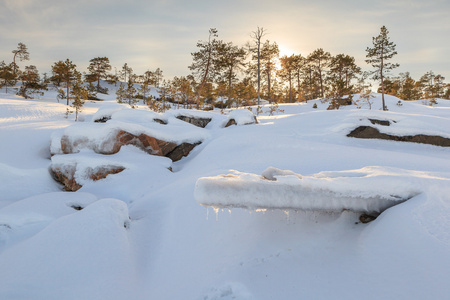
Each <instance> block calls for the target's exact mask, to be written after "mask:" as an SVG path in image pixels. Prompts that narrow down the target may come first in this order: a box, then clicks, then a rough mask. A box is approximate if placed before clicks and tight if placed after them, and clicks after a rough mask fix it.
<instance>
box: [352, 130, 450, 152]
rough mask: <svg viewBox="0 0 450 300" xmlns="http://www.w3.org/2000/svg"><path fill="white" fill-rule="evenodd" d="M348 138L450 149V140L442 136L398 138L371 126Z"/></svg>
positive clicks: (357, 131) (354, 132) (353, 133)
mask: <svg viewBox="0 0 450 300" xmlns="http://www.w3.org/2000/svg"><path fill="white" fill-rule="evenodd" d="M347 136H348V137H355V138H360V139H382V140H391V141H399V142H412V143H420V144H428V145H434V146H441V147H450V139H448V138H444V137H442V136H436V135H424V134H418V135H406V136H396V135H389V134H385V133H381V132H380V131H379V130H378V129H376V128H373V127H370V126H359V127H357V128H355V129H354V130H353V131H352V132H350V133H349V134H347Z"/></svg>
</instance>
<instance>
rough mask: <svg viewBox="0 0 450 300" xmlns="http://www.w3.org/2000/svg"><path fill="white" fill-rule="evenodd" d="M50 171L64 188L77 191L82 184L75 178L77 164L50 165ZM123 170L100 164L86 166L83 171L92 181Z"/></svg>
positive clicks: (118, 167)
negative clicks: (93, 166) (99, 165)
mask: <svg viewBox="0 0 450 300" xmlns="http://www.w3.org/2000/svg"><path fill="white" fill-rule="evenodd" d="M50 170H51V173H52V176H53V178H54V179H55V180H56V181H58V182H60V183H62V184H63V185H64V190H66V191H70V192H75V191H78V190H79V189H80V188H81V187H82V185H81V184H80V183H78V182H77V180H76V179H75V177H76V176H75V172H76V171H77V166H76V165H72V166H67V165H66V166H64V167H52V168H51V169H50ZM123 170H125V168H123V167H120V166H101V167H98V168H95V169H92V168H88V169H86V171H85V176H86V177H87V178H89V179H91V180H93V181H97V180H100V179H103V178H106V177H107V176H108V175H110V174H117V173H120V172H122V171H123Z"/></svg>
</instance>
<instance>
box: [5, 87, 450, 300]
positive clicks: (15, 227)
mask: <svg viewBox="0 0 450 300" xmlns="http://www.w3.org/2000/svg"><path fill="white" fill-rule="evenodd" d="M3 91H4V90H1V92H2V93H0V141H1V142H0V180H1V185H0V299H8V300H9V299H46V300H48V299H58V300H59V299H208V300H211V299H360V298H365V299H447V298H449V297H450V285H449V284H448V278H450V149H449V148H445V147H438V146H432V145H425V144H414V143H402V142H394V141H387V140H365V139H356V138H349V137H346V135H347V134H348V133H349V132H350V131H351V130H353V129H354V128H356V127H358V126H360V125H371V123H370V122H369V120H368V119H379V120H390V121H395V122H391V126H381V125H371V126H374V127H376V128H377V129H379V130H380V131H381V132H385V133H388V134H393V135H410V134H419V133H421V134H429V135H440V136H443V137H447V138H448V137H450V101H448V100H438V103H439V104H438V105H436V106H433V107H430V106H425V105H423V103H422V101H415V102H403V105H402V106H397V105H396V103H397V102H398V101H399V100H398V99H397V98H395V97H391V96H387V97H386V102H387V106H388V108H389V111H387V112H383V111H380V110H379V109H380V107H381V103H380V102H381V99H380V98H381V97H380V96H379V95H377V98H375V99H374V100H373V102H374V105H373V107H372V110H368V109H367V108H365V107H363V108H362V109H357V108H356V107H355V106H349V107H341V109H340V110H337V111H327V110H326V107H327V106H328V104H326V103H321V102H320V101H319V100H316V101H308V103H301V104H285V105H280V108H281V109H283V110H284V112H283V113H276V114H275V115H274V116H269V112H268V111H269V108H268V107H267V106H265V107H263V114H262V115H260V116H259V117H258V121H259V124H254V125H241V126H230V127H227V128H224V127H223V125H224V120H226V117H225V116H222V115H220V114H219V113H217V117H214V118H213V120H212V122H211V123H210V124H208V126H206V127H205V128H197V127H195V128H194V127H193V125H190V124H187V123H186V124H184V123H178V121H179V122H182V121H180V120H176V121H174V120H173V119H174V116H176V115H177V113H176V112H173V111H172V112H167V113H166V114H163V115H159V116H160V117H161V119H163V120H169V125H170V121H171V119H172V120H173V124H175V125H176V126H179V127H177V128H179V130H175V132H173V133H172V132H170V131H163V132H158V133H159V134H161V136H163V137H164V136H166V135H167V136H176V138H174V139H175V140H176V141H182V140H183V138H182V133H183V132H184V131H185V132H186V134H187V135H190V136H189V138H188V140H189V139H192V138H191V137H192V136H195V137H201V140H202V144H200V145H199V146H197V147H196V148H194V150H193V151H192V152H191V153H190V154H189V155H188V156H187V157H184V158H183V159H181V160H180V161H177V162H171V161H170V160H169V159H168V158H165V157H154V156H150V155H148V154H146V153H144V152H143V151H141V150H140V149H138V148H136V147H134V146H124V147H122V148H121V150H120V151H119V152H118V153H116V154H114V155H108V156H105V155H100V154H98V153H94V152H93V151H92V150H89V149H84V150H82V151H81V152H80V153H78V154H66V155H55V156H54V157H53V162H54V163H64V162H67V161H77V162H80V161H81V162H82V163H84V164H87V165H89V166H90V165H92V164H93V165H95V163H96V162H98V163H99V164H104V163H105V162H106V163H111V164H112V163H115V164H119V165H122V166H124V167H125V168H126V169H125V171H123V172H121V173H118V174H114V175H109V176H108V177H107V178H105V179H101V180H98V181H95V182H94V181H91V180H85V181H83V182H82V183H83V187H82V188H81V189H80V190H79V191H77V192H63V191H62V187H61V185H59V184H58V183H56V182H55V181H54V180H53V179H52V177H51V175H50V172H49V168H50V165H51V164H52V159H51V155H50V143H51V140H52V138H53V139H54V138H55V136H56V137H57V136H61V135H62V134H63V133H70V132H88V133H89V134H92V136H95V135H96V132H95V129H94V126H100V125H95V124H96V123H94V122H92V121H93V119H94V118H93V117H94V114H97V116H98V115H100V114H104V113H108V111H109V114H115V116H116V117H115V118H116V121H114V115H113V118H112V119H111V121H113V123H110V124H113V125H114V124H117V123H120V122H122V123H124V124H125V123H126V126H132V125H130V124H132V123H133V122H135V123H136V127H135V130H136V131H139V132H144V131H145V132H154V131H152V130H154V128H153V127H152V126H153V125H148V126H147V125H145V126H144V125H143V124H144V123H146V122H147V121H148V120H150V119H152V118H153V117H154V116H155V114H151V113H150V112H148V114H147V113H146V112H145V111H146V109H145V107H140V109H141V110H142V111H137V112H136V114H135V115H133V112H130V111H128V110H118V109H117V106H116V105H114V96H113V95H108V96H104V97H100V98H102V99H103V100H104V101H97V102H91V101H88V102H87V103H86V105H85V107H84V109H83V112H82V113H81V120H84V122H78V123H77V124H76V125H74V124H75V122H74V116H73V115H69V117H68V118H65V112H66V106H65V105H64V104H63V103H60V104H59V103H57V102H56V100H55V99H56V98H55V96H56V92H55V91H50V92H48V93H46V95H45V96H43V97H42V98H41V99H36V100H24V99H21V98H18V97H16V96H14V95H12V94H8V95H7V94H5V93H3ZM314 103H316V104H317V106H318V108H317V109H314V108H313V104H314ZM99 108H102V110H100V112H97V111H98V109H99ZM124 108H126V106H124ZM194 114H195V113H194ZM210 114H213V115H214V114H215V113H210ZM233 114H235V115H239V113H233ZM147 115H148V116H147ZM114 122H116V123H114ZM149 122H151V121H149ZM107 124H108V123H106V124H104V125H105V126H113V125H107ZM155 126H156V125H155ZM161 126H165V125H161ZM80 128H81V129H80ZM89 128H91V129H92V131H90V130H89ZM127 128H128V127H127ZM155 128H156V127H155ZM167 128H169V127H167ZM128 129H130V130H132V129H133V128H128ZM167 130H169V129H167ZM72 158H73V160H72ZM169 167H170V168H171V170H172V171H170V170H169ZM269 167H274V168H277V169H280V170H290V172H287V171H283V172H281V171H280V170H278V171H274V170H276V169H269V170H271V171H267V168H269ZM265 170H266V171H265ZM277 172H278V173H277ZM280 172H281V173H280ZM244 173H245V174H244ZM248 173H250V174H248ZM226 174H234V175H235V176H237V178H238V179H242V181H241V182H240V184H244V185H243V186H244V189H245V180H244V179H245V178H253V179H254V181H255V182H257V181H258V180H259V179H257V178H256V177H255V176H259V175H255V174H263V175H265V176H266V177H269V179H272V180H273V179H274V178H271V177H276V179H277V180H278V181H280V180H281V182H283V180H284V181H285V182H288V183H289V184H288V186H289V185H295V180H308V181H307V183H308V184H309V185H311V184H312V185H315V188H318V189H320V188H322V187H323V188H325V189H327V190H331V191H332V192H333V193H339V192H343V191H345V193H347V194H352V193H360V194H364V192H366V193H369V194H371V193H372V194H371V195H375V194H379V195H394V196H395V195H404V194H408V193H410V194H408V195H407V196H408V197H409V196H412V198H411V199H409V200H407V201H405V202H402V203H401V204H398V205H395V206H393V207H391V208H388V209H387V210H385V211H384V212H383V213H382V214H381V215H380V216H379V217H378V218H377V219H376V220H374V221H373V222H370V223H367V224H362V223H360V222H359V219H358V218H359V214H358V213H355V212H351V211H347V210H346V211H343V212H320V211H304V210H281V209H280V210H277V209H275V210H270V209H269V210H265V211H259V212H258V211H253V210H249V209H245V208H244V209H243V208H232V209H231V210H230V211H228V209H225V210H213V209H212V208H209V209H207V208H205V207H204V206H202V205H200V204H199V203H197V201H196V200H195V198H194V191H195V186H196V182H197V181H198V180H199V179H200V178H205V177H206V178H216V176H219V175H226ZM298 174H301V175H298ZM239 176H243V177H242V178H241V177H239ZM246 176H247V177H246ZM283 176H284V177H286V178H284V179H281V178H282V177H283ZM294 177H295V178H297V179H295V178H294ZM219 178H221V177H220V176H219ZM255 178H256V179H255ZM253 179H252V180H253ZM294 179H295V180H294ZM266 181H267V180H266ZM269 181H270V180H269ZM257 186H258V185H256V188H254V189H253V191H256V192H259V193H261V195H263V194H264V189H263V190H261V189H258V187H257ZM213 191H217V190H214V189H213ZM286 191H287V190H286V189H281V190H279V192H278V193H272V194H270V195H269V196H270V197H268V196H267V195H264V196H265V201H269V203H279V202H280V201H282V200H283V199H286V195H287V194H289V193H286ZM247 194H248V193H247ZM250 194H251V193H250ZM205 195H206V196H207V194H205V193H203V192H202V197H204V196H205ZM242 195H243V194H239V193H237V194H236V197H238V199H236V198H233V199H229V200H230V201H233V203H239V202H240V203H244V204H246V202H245V201H246V199H248V195H247V196H245V197H243V196H242ZM329 195H331V196H330V197H333V194H329ZM291 196H292V195H291ZM239 197H242V199H241V201H240V198H239ZM246 197H247V198H246ZM271 197H272V198H273V201H270V198H271ZM408 197H406V198H408ZM310 200H311V201H313V199H310ZM332 200H333V199H330V201H332ZM293 201H295V199H294V200H293ZM317 201H318V202H319V205H320V203H327V199H326V197H323V194H320V193H318V194H317ZM324 205H325V204H324ZM212 206H214V205H212ZM217 206H218V205H217ZM234 206H239V205H234ZM248 206H249V205H242V207H248Z"/></svg>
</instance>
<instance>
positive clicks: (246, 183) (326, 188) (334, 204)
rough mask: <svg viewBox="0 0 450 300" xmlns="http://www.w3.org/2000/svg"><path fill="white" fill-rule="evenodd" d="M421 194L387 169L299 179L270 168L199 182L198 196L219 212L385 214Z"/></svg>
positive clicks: (364, 169) (376, 168) (197, 187)
mask: <svg viewBox="0 0 450 300" xmlns="http://www.w3.org/2000/svg"><path fill="white" fill-rule="evenodd" d="M419 193H420V190H418V189H417V187H416V186H415V185H414V184H413V183H411V182H410V181H408V180H407V178H406V177H405V176H401V175H399V174H397V173H393V170H389V169H384V168H378V167H372V168H371V167H367V168H363V169H360V170H353V171H344V172H342V171H340V172H321V173H318V174H315V175H312V176H301V175H299V174H295V173H294V172H292V171H283V170H279V169H276V168H272V167H271V168H269V169H267V170H266V171H264V172H263V176H259V175H255V174H249V173H240V172H237V171H235V172H233V174H229V175H219V176H216V177H203V178H200V179H198V180H197V184H196V187H195V192H194V195H195V199H196V201H197V202H198V203H200V204H201V205H204V206H213V207H218V208H232V207H241V208H248V209H294V210H296V209H298V210H319V211H342V210H345V209H347V210H352V211H357V212H382V211H384V210H385V209H387V208H389V207H391V206H393V205H396V204H399V203H401V202H403V201H405V200H408V199H410V198H412V197H414V196H415V195H417V194H419Z"/></svg>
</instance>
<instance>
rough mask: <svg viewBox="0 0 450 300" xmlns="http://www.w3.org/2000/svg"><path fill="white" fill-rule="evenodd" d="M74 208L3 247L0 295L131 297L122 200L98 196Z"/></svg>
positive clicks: (130, 260)
mask: <svg viewBox="0 0 450 300" xmlns="http://www.w3.org/2000/svg"><path fill="white" fill-rule="evenodd" d="M76 195H77V196H78V197H79V198H83V195H79V194H76ZM73 211H74V213H72V214H69V215H65V216H62V217H60V218H57V219H56V220H54V221H53V222H51V223H50V224H49V225H48V226H47V227H45V228H44V229H43V230H41V231H40V232H38V233H37V234H35V235H34V236H32V237H31V238H29V239H27V240H25V241H23V242H21V243H18V244H16V245H14V246H13V247H9V248H7V249H6V250H5V251H3V252H2V255H1V256H0V269H1V270H8V272H1V273H0V282H2V284H1V285H0V298H2V299H37V298H39V299H126V298H127V297H130V298H136V297H135V295H134V282H136V281H135V280H136V279H135V276H134V274H135V271H134V267H133V266H134V264H133V259H134V258H133V254H132V251H131V249H130V248H131V247H130V244H129V238H128V228H129V226H130V219H129V216H128V208H127V206H126V204H125V203H124V202H122V201H119V200H116V199H101V200H98V201H96V202H94V203H92V204H90V205H88V206H86V207H85V208H84V209H82V210H79V211H76V210H73ZM49 245H51V247H50V249H49ZM116 270H120V272H115V271H116ZM80 274H82V275H81V276H80ZM85 274H89V276H84V275H85Z"/></svg>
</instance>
